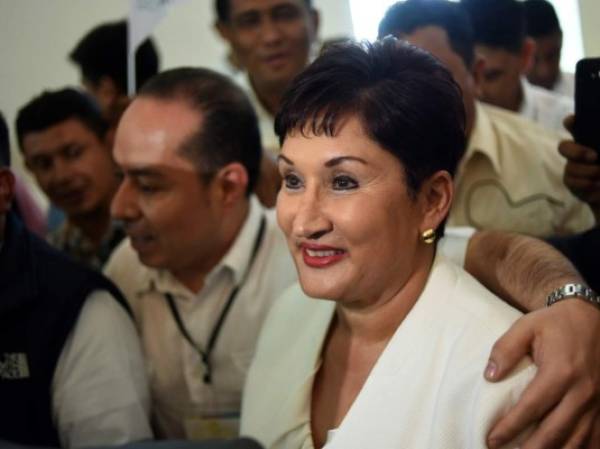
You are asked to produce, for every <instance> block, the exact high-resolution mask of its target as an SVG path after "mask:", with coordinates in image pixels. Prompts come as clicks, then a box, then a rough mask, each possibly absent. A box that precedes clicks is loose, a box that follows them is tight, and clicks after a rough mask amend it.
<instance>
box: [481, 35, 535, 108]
mask: <svg viewBox="0 0 600 449" xmlns="http://www.w3.org/2000/svg"><path fill="white" fill-rule="evenodd" d="M534 48H535V44H534V43H533V41H532V40H531V39H526V40H525V42H524V43H523V46H522V48H521V50H520V51H519V52H516V53H513V52H509V51H507V50H504V49H501V48H494V47H489V46H486V45H477V46H476V48H475V50H476V52H477V55H478V57H480V58H481V59H482V60H483V68H482V70H481V71H480V72H479V73H478V75H479V76H477V77H476V82H477V88H478V92H479V99H480V100H481V101H483V102H485V103H489V104H493V105H494V106H498V107H500V108H504V109H508V110H510V111H513V112H517V111H519V110H520V109H521V104H522V103H523V88H522V86H521V76H522V75H523V74H525V73H526V71H527V69H528V67H529V65H530V63H531V60H532V58H533V51H534Z"/></svg>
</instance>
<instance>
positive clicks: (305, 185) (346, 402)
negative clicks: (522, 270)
mask: <svg viewBox="0 0 600 449" xmlns="http://www.w3.org/2000/svg"><path fill="white" fill-rule="evenodd" d="M279 169H280V174H281V176H282V177H283V179H284V183H283V187H282V190H281V192H280V194H279V197H278V200H277V218H278V222H279V225H280V227H281V229H282V230H283V232H284V234H285V235H286V237H287V241H288V247H289V249H290V252H291V254H292V257H293V259H294V262H295V264H296V269H297V271H298V277H299V281H300V285H301V286H302V289H303V290H304V292H305V293H306V294H307V295H309V296H311V297H315V298H325V299H330V300H333V301H335V302H336V318H335V320H334V321H333V323H332V324H331V327H330V329H329V333H328V336H327V339H326V341H325V343H324V348H323V352H322V361H323V363H322V365H321V367H320V369H319V371H318V372H317V374H316V378H315V383H314V386H313V392H312V401H311V427H312V435H313V440H314V443H315V447H317V448H320V447H322V446H323V445H324V444H325V440H326V436H327V430H329V429H333V428H337V427H338V426H339V425H340V423H341V421H342V420H343V418H344V416H345V415H346V413H347V412H348V410H349V409H350V406H351V405H352V403H353V402H354V400H355V398H356V396H357V395H358V393H359V392H360V390H361V388H362V386H363V384H364V382H365V380H366V379H367V377H368V375H369V373H370V371H371V369H372V367H373V366H374V364H375V362H376V361H377V358H378V357H379V355H380V354H381V352H382V351H383V349H384V348H385V346H386V345H387V343H388V342H389V339H390V338H391V337H392V335H393V334H394V332H395V330H396V329H397V328H398V326H399V325H400V323H401V322H402V321H403V320H404V318H405V317H406V315H407V314H408V312H409V311H410V309H411V308H412V306H413V305H414V304H415V302H416V301H417V299H418V297H419V295H420V293H421V291H422V290H423V288H424V285H425V283H426V281H427V276H428V274H429V270H430V268H431V264H432V262H433V256H434V246H433V245H427V244H425V243H423V242H422V241H421V238H420V236H421V234H422V232H423V231H425V230H426V229H430V228H431V229H435V228H437V227H438V225H439V224H440V223H441V221H442V220H443V219H444V217H445V216H446V214H447V213H448V210H449V208H450V203H451V199H452V192H453V187H452V181H451V178H450V175H449V174H448V173H447V172H443V171H441V172H437V173H435V174H434V175H432V176H431V177H430V178H429V179H428V180H426V181H425V182H424V183H423V185H422V187H421V189H420V190H419V192H417V194H416V198H413V197H412V196H411V195H409V193H408V190H407V187H406V180H405V179H404V175H403V173H404V170H403V167H402V164H401V163H400V162H399V160H398V159H397V158H396V157H395V156H394V155H392V154H391V153H390V152H388V151H386V150H384V149H382V148H381V147H380V146H379V145H378V144H377V143H376V142H374V141H373V140H371V139H370V138H369V137H367V136H366V134H365V133H364V131H363V128H362V126H361V125H360V122H359V121H358V120H357V119H356V118H353V117H350V118H349V119H348V120H347V121H346V122H345V123H344V124H343V125H342V126H341V128H340V130H339V133H337V134H336V136H335V137H327V136H312V135H311V136H303V135H302V134H301V133H295V134H294V135H292V136H288V137H287V139H286V141H285V143H284V145H283V148H282V153H281V155H280V157H279ZM305 244H318V245H325V246H327V247H330V248H335V250H336V252H338V253H339V254H342V256H341V258H340V260H338V261H337V262H336V263H334V264H330V265H328V266H324V267H320V268H315V267H314V266H311V265H310V264H307V263H306V259H305V256H306V252H307V250H306V248H304V247H303V245H305ZM398 248H401V252H402V255H403V257H398ZM373 254H377V257H375V258H374V257H373Z"/></svg>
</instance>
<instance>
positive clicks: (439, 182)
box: [419, 170, 454, 231]
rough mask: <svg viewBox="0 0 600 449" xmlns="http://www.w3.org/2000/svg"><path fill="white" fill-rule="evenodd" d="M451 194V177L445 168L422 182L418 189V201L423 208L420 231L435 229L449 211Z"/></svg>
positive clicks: (452, 188)
mask: <svg viewBox="0 0 600 449" xmlns="http://www.w3.org/2000/svg"><path fill="white" fill-rule="evenodd" d="M453 196H454V185H453V182H452V177H451V176H450V174H449V173H448V172H447V171H445V170H440V171H438V172H436V173H434V174H433V175H432V176H430V177H429V179H427V180H425V181H424V182H423V184H422V185H421V189H420V191H419V201H420V202H421V206H422V210H423V221H422V223H421V226H422V229H421V230H420V231H424V230H426V229H437V227H438V226H439V225H440V223H442V221H443V220H444V219H445V218H446V216H447V215H448V212H449V211H450V206H451V205H452V198H453Z"/></svg>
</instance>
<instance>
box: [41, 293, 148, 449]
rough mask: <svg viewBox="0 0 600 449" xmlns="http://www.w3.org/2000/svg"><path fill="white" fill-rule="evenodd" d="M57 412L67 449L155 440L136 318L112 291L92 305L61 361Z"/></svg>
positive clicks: (55, 396) (54, 406)
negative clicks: (119, 302)
mask: <svg viewBox="0 0 600 449" xmlns="http://www.w3.org/2000/svg"><path fill="white" fill-rule="evenodd" d="M52 409H53V410H52V411H53V418H54V422H55V424H56V427H57V429H58V434H59V437H60V441H61V445H62V447H66V448H72V447H81V446H100V445H114V444H123V443H127V442H130V441H138V440H144V439H150V438H152V431H151V429H150V422H149V415H150V395H149V392H148V383H147V380H146V374H145V371H144V364H143V358H142V353H141V348H140V343H139V338H138V336H137V334H136V331H135V327H134V324H133V321H132V319H131V317H130V316H129V315H128V314H127V312H126V311H125V309H124V308H123V306H121V305H120V304H118V303H117V301H116V300H115V299H114V298H112V297H111V296H110V294H109V293H108V292H106V291H100V290H98V291H95V292H93V293H92V294H90V296H89V297H88V299H87V300H86V302H85V304H84V305H83V308H82V309H81V312H80V314H79V318H78V319H77V322H76V324H75V327H74V329H73V331H72V333H71V335H70V336H69V337H68V339H67V341H66V342H65V345H64V347H63V349H62V352H61V355H60V357H59V359H58V364H57V366H56V369H55V371H54V377H53V380H52Z"/></svg>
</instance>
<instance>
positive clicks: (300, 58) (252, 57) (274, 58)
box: [217, 0, 318, 87]
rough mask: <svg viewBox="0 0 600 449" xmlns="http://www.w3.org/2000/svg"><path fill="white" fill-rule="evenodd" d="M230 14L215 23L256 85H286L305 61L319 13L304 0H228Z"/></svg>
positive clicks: (305, 63) (306, 60)
mask: <svg viewBox="0 0 600 449" xmlns="http://www.w3.org/2000/svg"><path fill="white" fill-rule="evenodd" d="M229 17H230V20H229V22H228V23H218V24H217V27H218V29H219V32H220V33H221V36H222V37H223V38H225V39H226V40H227V41H228V42H229V44H230V46H231V48H232V50H233V52H234V54H235V56H236V58H237V60H238V61H239V63H240V64H241V65H242V66H243V67H244V68H245V69H246V70H247V71H248V74H249V76H250V78H251V80H252V82H253V83H254V84H255V85H263V86H265V85H266V86H269V85H272V86H277V87H281V86H287V85H288V84H289V83H290V82H291V80H292V79H293V78H294V77H295V76H296V75H297V74H298V73H300V71H301V70H302V69H304V67H305V66H306V65H307V64H308V59H309V53H310V47H311V44H312V42H313V41H314V39H315V34H316V29H317V25H318V17H317V13H316V11H314V10H309V9H308V8H307V6H306V4H305V2H304V1H303V0H230V15H229Z"/></svg>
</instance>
